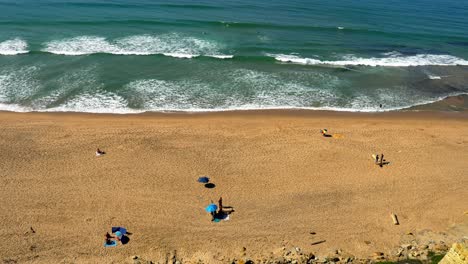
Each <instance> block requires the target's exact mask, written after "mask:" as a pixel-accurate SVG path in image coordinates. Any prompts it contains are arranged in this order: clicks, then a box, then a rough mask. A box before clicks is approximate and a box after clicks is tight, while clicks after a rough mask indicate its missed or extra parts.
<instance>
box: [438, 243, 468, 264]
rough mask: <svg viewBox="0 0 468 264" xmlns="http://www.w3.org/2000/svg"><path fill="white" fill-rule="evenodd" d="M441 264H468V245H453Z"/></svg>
mask: <svg viewBox="0 0 468 264" xmlns="http://www.w3.org/2000/svg"><path fill="white" fill-rule="evenodd" d="M439 264H468V244H467V243H455V244H453V246H452V247H451V248H450V250H449V251H448V252H447V254H445V256H444V258H443V259H442V260H441V261H440V262H439Z"/></svg>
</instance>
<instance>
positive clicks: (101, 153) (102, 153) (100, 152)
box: [96, 148, 106, 156]
mask: <svg viewBox="0 0 468 264" xmlns="http://www.w3.org/2000/svg"><path fill="white" fill-rule="evenodd" d="M104 154H106V152H104V151H102V150H100V149H99V148H98V149H97V150H96V156H101V155H104Z"/></svg>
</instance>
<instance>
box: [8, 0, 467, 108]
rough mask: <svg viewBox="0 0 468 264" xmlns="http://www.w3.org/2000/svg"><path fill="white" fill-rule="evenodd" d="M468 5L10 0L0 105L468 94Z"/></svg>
mask: <svg viewBox="0 0 468 264" xmlns="http://www.w3.org/2000/svg"><path fill="white" fill-rule="evenodd" d="M467 18H468V1H461V0H412V1H407V0H386V1H379V0H340V1H338V0H335V1H333V0H330V1H323V0H321V1H318V0H289V1H278V0H249V1H247V0H232V1H224V0H218V1H205V0H203V1H188V0H172V1H158V0H155V1H150V0H106V1H102V0H101V1H98V0H62V1H59V0H10V1H6V0H0V110H7V111H18V112H23V111H63V112H67V111H73V112H93V113H139V112H145V111H187V112H197V111H225V110H246V109H324V110H335V111H364V112H373V111H386V110H398V109H404V108H408V107H410V106H414V105H419V104H425V103H429V102H434V101H437V100H441V99H442V98H445V97H447V96H452V95H460V94H468V23H467Z"/></svg>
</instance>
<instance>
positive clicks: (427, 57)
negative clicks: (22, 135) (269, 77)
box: [270, 54, 468, 67]
mask: <svg viewBox="0 0 468 264" xmlns="http://www.w3.org/2000/svg"><path fill="white" fill-rule="evenodd" d="M270 56H272V57H274V58H275V59H276V60H278V61H281V62H287V63H296V64H306V65H332V66H351V65H355V66H373V67H376V66H383V67H410V66H426V65H434V66H456V65H468V61H467V60H464V59H462V58H458V57H455V56H451V55H432V54H420V55H414V56H396V55H390V56H389V57H384V58H360V57H355V56H353V55H348V56H345V57H344V58H343V60H335V61H332V60H318V59H312V58H302V57H299V56H295V55H284V54H279V55H270Z"/></svg>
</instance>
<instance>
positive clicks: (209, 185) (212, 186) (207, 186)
mask: <svg viewBox="0 0 468 264" xmlns="http://www.w3.org/2000/svg"><path fill="white" fill-rule="evenodd" d="M214 187H216V185H215V184H214V183H211V182H210V183H207V184H205V188H208V189H213V188H214Z"/></svg>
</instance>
